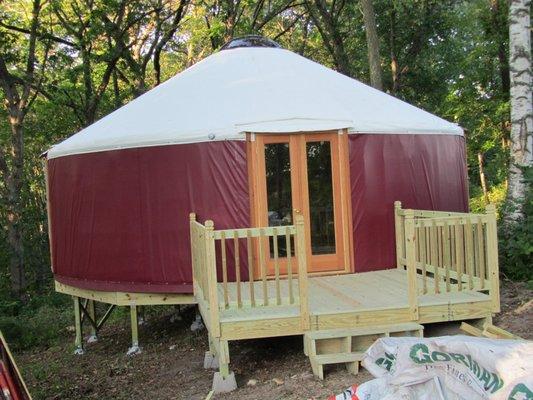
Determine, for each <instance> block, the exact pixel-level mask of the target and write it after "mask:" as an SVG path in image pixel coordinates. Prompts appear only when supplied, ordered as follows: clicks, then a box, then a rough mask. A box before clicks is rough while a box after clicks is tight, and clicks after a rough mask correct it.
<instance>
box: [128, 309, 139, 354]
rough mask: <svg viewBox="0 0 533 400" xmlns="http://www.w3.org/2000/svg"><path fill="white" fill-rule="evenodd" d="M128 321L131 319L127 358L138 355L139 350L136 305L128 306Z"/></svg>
mask: <svg viewBox="0 0 533 400" xmlns="http://www.w3.org/2000/svg"><path fill="white" fill-rule="evenodd" d="M130 319H131V347H130V348H129V349H128V353H127V354H128V356H132V355H135V354H139V353H140V352H141V348H140V347H139V319H138V316H137V305H136V304H134V303H132V304H131V305H130Z"/></svg>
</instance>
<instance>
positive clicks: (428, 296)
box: [190, 203, 500, 379]
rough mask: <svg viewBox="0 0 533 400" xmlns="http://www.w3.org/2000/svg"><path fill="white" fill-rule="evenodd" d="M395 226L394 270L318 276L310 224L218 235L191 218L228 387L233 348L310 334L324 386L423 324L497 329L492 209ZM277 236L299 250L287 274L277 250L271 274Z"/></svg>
mask: <svg viewBox="0 0 533 400" xmlns="http://www.w3.org/2000/svg"><path fill="white" fill-rule="evenodd" d="M395 227H396V255H397V263H396V264H397V265H396V268H392V269H388V270H381V271H373V272H365V273H352V274H343V275H329V276H319V277H312V276H310V275H309V274H308V265H307V256H308V253H309V249H308V247H307V245H306V239H305V230H304V225H303V218H299V216H297V217H296V218H295V225H294V226H285V227H258V228H239V229H225V230H215V229H214V224H213V222H212V221H206V223H205V225H203V224H201V223H199V222H197V221H196V216H195V215H194V214H191V216H190V228H191V231H190V232H191V254H192V260H193V263H192V264H193V283H194V294H195V299H196V301H197V302H198V307H199V310H200V312H201V314H202V317H203V319H204V322H205V323H206V326H207V329H208V334H209V343H210V350H209V353H210V354H211V357H216V358H217V359H218V365H219V370H220V376H221V377H222V379H226V378H228V379H229V377H230V376H231V374H230V371H229V363H230V357H229V346H228V343H229V342H230V341H232V340H240V339H253V338H265V337H275V336H290V335H303V336H304V344H305V346H304V348H305V349H306V354H307V355H308V356H309V357H310V362H311V364H312V367H313V372H314V373H315V375H317V376H319V377H322V375H323V371H322V366H323V365H325V364H328V363H332V362H335V363H336V362H339V363H347V364H348V365H347V367H348V368H349V370H350V371H352V372H354V373H355V372H356V371H357V370H358V364H357V362H358V360H360V358H361V356H362V354H363V353H364V351H365V349H366V348H367V347H368V346H369V345H370V344H371V343H372V342H373V341H374V340H375V339H376V338H377V337H383V336H387V335H392V334H399V335H412V334H416V335H421V334H422V333H423V329H424V328H423V324H427V323H434V322H444V321H463V320H473V319H476V320H477V319H483V320H485V321H487V322H490V319H491V318H492V314H493V313H496V312H499V308H500V298H499V277H498V276H499V273H498V254H497V243H498V242H497V237H496V216H495V211H494V207H492V206H491V207H488V208H487V213H485V214H465V213H452V212H439V211H424V210H403V209H402V208H401V205H400V203H396V204H395ZM279 237H282V238H284V240H285V242H286V243H288V244H290V243H294V244H295V249H294V250H295V251H294V255H291V252H290V251H289V252H287V255H286V256H285V257H286V260H285V261H284V263H285V265H286V266H287V270H286V271H285V270H282V268H281V266H280V265H281V261H280V259H281V256H279V254H278V248H277V246H276V245H274V246H273V249H272V250H273V254H270V256H271V257H272V261H273V265H274V268H273V272H272V271H269V270H268V269H267V266H266V264H267V262H266V258H267V257H268V254H269V253H268V243H269V240H273V243H277V242H278V238H279ZM243 248H244V249H245V250H246V254H247V256H246V259H241V256H240V254H241V253H240V251H239V249H243ZM287 248H289V247H287ZM229 250H233V251H229ZM217 254H218V255H217ZM243 258H244V257H243ZM241 267H244V268H247V270H248V274H247V275H248V276H246V277H245V278H243V277H244V276H245V275H244V274H242V276H241ZM355 268H356V271H357V266H355ZM254 271H256V272H258V273H254ZM269 274H273V275H269ZM230 277H232V278H230ZM233 277H234V278H233ZM317 335H318V336H317Z"/></svg>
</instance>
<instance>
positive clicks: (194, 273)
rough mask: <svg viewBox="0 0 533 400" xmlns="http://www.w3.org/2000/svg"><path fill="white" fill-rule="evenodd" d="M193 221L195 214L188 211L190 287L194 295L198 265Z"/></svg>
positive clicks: (194, 220)
mask: <svg viewBox="0 0 533 400" xmlns="http://www.w3.org/2000/svg"><path fill="white" fill-rule="evenodd" d="M194 222H196V214H195V213H190V214H189V240H190V241H191V266H192V289H193V293H194V295H195V296H196V295H197V293H196V286H197V285H198V276H197V274H198V272H197V268H198V265H197V260H196V257H197V254H196V248H195V246H197V243H196V235H195V234H194V228H193V226H194Z"/></svg>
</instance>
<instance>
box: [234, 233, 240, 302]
mask: <svg viewBox="0 0 533 400" xmlns="http://www.w3.org/2000/svg"><path fill="white" fill-rule="evenodd" d="M233 251H234V252H235V279H236V281H237V307H238V308H242V297H241V262H240V254H239V235H238V234H237V231H236V230H235V231H233Z"/></svg>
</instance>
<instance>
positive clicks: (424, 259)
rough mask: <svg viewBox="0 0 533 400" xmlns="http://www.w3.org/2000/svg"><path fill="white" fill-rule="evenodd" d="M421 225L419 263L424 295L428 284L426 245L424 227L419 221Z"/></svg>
mask: <svg viewBox="0 0 533 400" xmlns="http://www.w3.org/2000/svg"><path fill="white" fill-rule="evenodd" d="M421 222H422V224H421V226H420V228H419V229H420V234H419V235H418V236H419V238H420V242H421V243H420V263H421V264H422V293H424V294H426V293H427V292H428V284H427V271H426V265H427V253H426V249H427V244H426V226H425V224H424V222H423V221H421Z"/></svg>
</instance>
